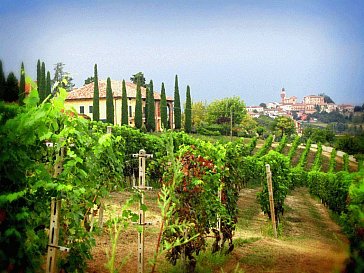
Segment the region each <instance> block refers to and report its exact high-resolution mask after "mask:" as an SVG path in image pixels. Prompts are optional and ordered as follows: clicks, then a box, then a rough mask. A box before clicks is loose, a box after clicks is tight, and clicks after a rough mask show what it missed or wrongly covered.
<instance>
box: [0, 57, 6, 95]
mask: <svg viewBox="0 0 364 273" xmlns="http://www.w3.org/2000/svg"><path fill="white" fill-rule="evenodd" d="M5 84H6V82H5V74H4V70H3V62H2V61H1V60H0V100H4V96H5Z"/></svg>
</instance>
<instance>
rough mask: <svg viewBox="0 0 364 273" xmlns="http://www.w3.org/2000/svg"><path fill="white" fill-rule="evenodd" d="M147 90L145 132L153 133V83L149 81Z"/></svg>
mask: <svg viewBox="0 0 364 273" xmlns="http://www.w3.org/2000/svg"><path fill="white" fill-rule="evenodd" d="M147 90H149V92H148V98H146V101H147V103H148V108H147V109H146V110H147V111H148V112H147V116H146V119H147V130H148V131H149V132H153V131H155V102H154V88H153V81H152V80H150V83H149V88H147Z"/></svg>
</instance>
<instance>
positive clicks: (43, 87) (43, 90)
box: [38, 62, 46, 102]
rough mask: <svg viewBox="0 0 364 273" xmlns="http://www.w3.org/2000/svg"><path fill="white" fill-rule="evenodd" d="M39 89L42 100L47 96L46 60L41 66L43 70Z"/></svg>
mask: <svg viewBox="0 0 364 273" xmlns="http://www.w3.org/2000/svg"><path fill="white" fill-rule="evenodd" d="M38 91H39V99H40V102H42V101H44V100H45V98H46V73H45V63H44V62H42V66H41V70H40V78H39V85H38Z"/></svg>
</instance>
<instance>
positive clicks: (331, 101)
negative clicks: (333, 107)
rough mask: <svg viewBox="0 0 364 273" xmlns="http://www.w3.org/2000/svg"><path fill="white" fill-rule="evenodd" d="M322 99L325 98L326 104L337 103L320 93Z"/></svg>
mask: <svg viewBox="0 0 364 273" xmlns="http://www.w3.org/2000/svg"><path fill="white" fill-rule="evenodd" d="M318 95H319V96H321V97H324V102H326V103H335V102H334V101H333V100H332V99H331V98H330V97H329V96H328V95H326V94H325V93H320V94H318Z"/></svg>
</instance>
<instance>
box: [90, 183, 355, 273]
mask: <svg viewBox="0 0 364 273" xmlns="http://www.w3.org/2000/svg"><path fill="white" fill-rule="evenodd" d="M257 192H258V189H243V190H242V191H241V193H240V198H239V203H238V205H239V208H240V212H239V220H238V223H237V229H236V232H235V235H234V244H235V249H234V251H233V252H232V254H231V255H230V256H229V258H228V259H227V262H226V263H225V264H224V265H223V266H222V267H220V266H219V267H218V268H215V269H204V271H203V272H219V273H221V272H225V273H227V272H238V271H234V270H236V269H237V267H238V268H240V269H241V270H243V272H245V273H249V272H253V273H260V272H281V273H292V272H300V273H303V272H307V273H308V272H317V273H322V272H339V271H340V269H341V268H342V266H343V263H344V260H345V258H346V257H347V251H348V243H347V240H346V238H345V237H344V236H343V235H342V234H341V232H340V228H339V227H338V225H337V224H335V223H334V222H333V221H332V220H331V219H330V217H329V214H328V212H327V210H326V208H325V207H324V206H323V205H322V204H320V203H319V202H318V201H316V200H315V199H313V198H312V197H311V196H310V194H309V193H308V191H307V189H304V188H300V189H297V190H295V191H293V192H292V193H291V194H290V195H289V196H287V199H286V210H285V215H284V217H283V220H282V224H283V231H282V232H281V235H280V237H279V238H278V239H274V238H273V237H272V236H271V225H270V223H269V221H268V217H267V216H265V215H263V213H261V211H260V207H259V204H258V203H257V201H256V194H257ZM127 196H128V194H126V193H123V194H114V195H113V196H112V198H111V199H110V201H109V204H110V205H112V207H109V210H114V211H115V210H117V209H118V208H119V206H120V205H119V204H121V203H123V202H124V201H125V200H126V197H127ZM156 198H157V193H156V192H149V193H148V197H147V198H146V199H147V203H148V205H149V208H148V211H147V219H148V221H153V222H154V223H155V224H154V225H153V226H150V227H147V229H146V239H145V243H146V256H147V257H146V271H145V272H150V265H147V261H148V259H150V258H152V255H153V251H154V249H155V243H156V240H157V235H158V227H159V223H160V222H159V221H160V219H159V216H158V212H159V211H158V208H157V206H156ZM106 214H107V213H106ZM108 248H110V239H109V235H108V232H107V230H106V229H105V230H104V232H103V234H102V235H101V236H99V237H98V238H97V240H96V247H95V248H94V249H93V256H94V259H93V260H92V261H90V262H89V263H88V270H87V272H90V273H91V272H92V273H94V272H108V271H107V270H106V268H105V266H104V264H105V263H106V262H107V256H106V249H108ZM136 249H137V232H136V230H135V227H130V228H129V229H128V230H127V231H125V232H124V233H123V234H122V235H121V236H120V239H119V241H118V246H117V253H118V255H117V261H118V262H121V261H123V260H124V261H125V264H124V266H123V267H122V268H121V269H120V270H119V272H128V273H132V272H137V267H136ZM161 260H163V258H162V259H161ZM165 265H166V262H163V261H162V264H160V265H159V270H158V272H167V271H166V269H165ZM222 270H223V271H222ZM176 272H177V271H176ZM240 272H242V271H240Z"/></svg>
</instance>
